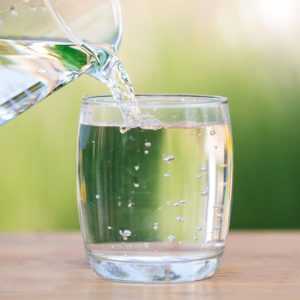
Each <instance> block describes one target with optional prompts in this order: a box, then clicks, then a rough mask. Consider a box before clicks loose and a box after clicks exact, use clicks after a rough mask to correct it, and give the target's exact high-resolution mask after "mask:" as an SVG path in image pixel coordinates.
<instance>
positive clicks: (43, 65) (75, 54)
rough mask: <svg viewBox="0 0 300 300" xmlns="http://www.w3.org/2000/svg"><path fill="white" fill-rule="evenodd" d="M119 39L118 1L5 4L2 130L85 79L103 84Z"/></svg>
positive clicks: (0, 29) (0, 27)
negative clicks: (71, 85)
mask: <svg viewBox="0 0 300 300" xmlns="http://www.w3.org/2000/svg"><path fill="white" fill-rule="evenodd" d="M120 39H121V15H120V8H119V3H118V1H117V0H85V1H76V2H75V1H72V0H21V1H16V0H14V1H12V0H2V1H1V2H0V125H3V124H5V123H6V122H7V121H9V120H11V119H13V118H14V117H16V116H17V115H19V114H21V113H22V112H24V111H26V110H27V109H28V108H30V107H31V106H33V105H34V104H36V103H38V102H40V101H41V100H42V99H44V98H45V97H46V96H47V95H49V94H51V93H53V92H54V91H56V90H57V89H59V88H61V87H63V86H64V85H66V84H67V83H68V82H70V81H72V80H74V79H76V78H77V77H78V76H80V75H81V74H83V73H87V74H90V75H91V76H93V77H97V78H98V79H99V80H101V73H103V74H104V75H105V68H106V67H107V65H108V64H109V63H110V60H111V59H112V57H113V54H114V53H115V52H116V51H117V49H118V47H119V44H120ZM95 74H97V76H95ZM103 78H104V76H103ZM103 81H105V78H104V79H103Z"/></svg>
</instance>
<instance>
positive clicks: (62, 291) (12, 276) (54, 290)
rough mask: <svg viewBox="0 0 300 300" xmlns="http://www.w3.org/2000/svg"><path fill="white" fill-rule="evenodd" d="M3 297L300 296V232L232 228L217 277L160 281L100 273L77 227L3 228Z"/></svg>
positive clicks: (0, 248)
mask: <svg viewBox="0 0 300 300" xmlns="http://www.w3.org/2000/svg"><path fill="white" fill-rule="evenodd" d="M0 299H8V300H9V299H18V300H19V299H20V300H23V299H24V300H27V299H103V300H104V299H105V300H110V299H114V300H115V299H117V300H119V299H120V300H121V299H122V300H123V299H124V300H126V299H130V300H134V299H141V300H143V299H151V300H162V299H163V300H168V299H172V300H173V299H174V300H176V299H199V300H200V299H208V300H210V299H230V300H234V299H254V300H258V299H273V300H274V299H285V300H290V299H300V232H243V231H242V232H231V233H230V235H229V239H228V241H227V246H226V251H225V256H224V257H223V260H222V263H221V265H220V267H219V269H218V270H217V272H216V274H215V275H214V277H212V278H211V279H207V280H204V281H198V282H194V283H179V284H162V285H141V284H124V283H115V282H109V281H104V280H102V279H101V278H99V277H97V276H96V275H95V274H94V273H93V271H92V270H91V269H90V268H89V266H88V264H87V262H86V259H85V254H84V250H83V244H82V240H81V237H80V234H79V233H71V234H69V233H58V234H56V233H55V234H1V235H0Z"/></svg>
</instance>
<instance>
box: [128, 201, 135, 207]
mask: <svg viewBox="0 0 300 300" xmlns="http://www.w3.org/2000/svg"><path fill="white" fill-rule="evenodd" d="M127 206H128V207H129V208H130V207H132V206H134V202H132V201H131V200H129V201H128V204H127Z"/></svg>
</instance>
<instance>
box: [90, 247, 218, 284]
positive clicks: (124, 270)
mask: <svg viewBox="0 0 300 300" xmlns="http://www.w3.org/2000/svg"><path fill="white" fill-rule="evenodd" d="M88 257H89V263H90V265H91V267H92V268H93V270H94V271H95V272H96V274H98V275H100V276H101V277H103V278H105V279H109V280H114V281H121V282H132V283H173V282H174V283H175V282H189V281H196V280H202V279H205V278H208V277H211V276H212V275H213V274H214V273H215V271H216V269H217V267H218V265H219V262H220V257H221V255H220V256H217V257H210V258H207V259H203V258H202V259H195V260H190V259H189V260H182V259H181V260H179V261H176V260H174V259H173V260H171V259H170V260H168V259H165V258H164V259H161V261H151V262H150V261H147V259H146V258H145V260H144V261H141V260H140V259H139V260H137V259H135V258H134V257H130V258H129V257H128V260H124V257H123V258H122V260H116V259H114V260H109V259H108V258H107V257H105V259H103V258H101V257H95V256H93V255H91V253H89V254H88Z"/></svg>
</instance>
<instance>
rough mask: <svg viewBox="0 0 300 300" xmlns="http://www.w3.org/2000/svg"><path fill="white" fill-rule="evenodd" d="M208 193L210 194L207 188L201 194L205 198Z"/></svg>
mask: <svg viewBox="0 0 300 300" xmlns="http://www.w3.org/2000/svg"><path fill="white" fill-rule="evenodd" d="M208 193H209V190H208V188H205V189H204V190H203V191H202V192H201V193H200V195H201V196H203V197H205V196H207V195H208Z"/></svg>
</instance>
